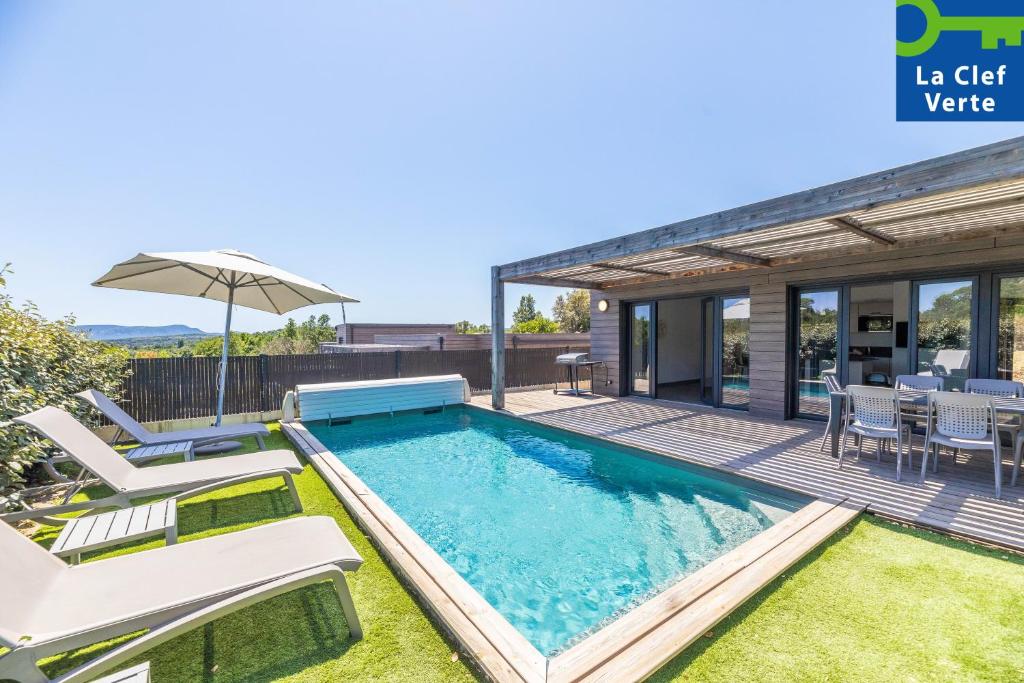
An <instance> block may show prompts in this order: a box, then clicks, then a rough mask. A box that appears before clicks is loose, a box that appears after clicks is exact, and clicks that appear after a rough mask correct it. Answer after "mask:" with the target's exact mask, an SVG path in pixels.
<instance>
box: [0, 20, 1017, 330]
mask: <svg viewBox="0 0 1024 683" xmlns="http://www.w3.org/2000/svg"><path fill="white" fill-rule="evenodd" d="M893 4H894V3H892V2H888V1H887V2H870V3H855V4H850V3H821V2H809V1H804V2H786V3H765V2H742V1H738V0H737V1H733V2H728V3H708V2H700V3H697V2H683V1H682V0H675V1H674V2H646V3H626V2H622V3H618V4H609V3H602V2H593V1H589V2H558V3H552V2H514V3H493V2H466V1H463V2H441V1H438V2H408V3H395V2H341V1H335V2H322V3H316V2H303V3H263V2H247V3H244V4H240V3H200V2H192V3H183V2H167V3H158V2H144V3H139V2H101V3H86V2H65V3H42V2H23V3H12V2H2V1H0V235H2V236H3V237H2V241H0V245H2V246H0V261H13V262H14V269H15V271H16V274H15V275H14V277H12V278H11V279H10V284H11V291H12V293H13V294H14V295H15V297H17V298H18V299H25V298H29V299H32V300H33V301H35V302H36V303H37V304H38V305H39V307H40V308H41V310H42V311H43V312H44V313H45V314H47V315H49V316H59V315H63V314H66V313H72V312H73V313H75V314H77V316H78V318H79V321H80V322H83V323H122V324H167V323H187V324H193V325H196V326H198V327H202V328H204V329H207V330H217V329H219V327H220V325H221V321H222V318H223V307H222V306H221V305H219V304H216V303H213V302H205V301H201V300H198V299H189V298H180V297H172V296H161V295H156V294H143V293H134V292H118V291H114V290H99V289H95V288H92V287H90V286H89V283H90V282H91V281H92V280H93V279H94V278H96V277H97V276H99V275H100V274H102V273H103V272H105V270H106V269H107V267H109V266H110V265H111V264H113V263H114V262H116V261H120V260H123V259H125V258H128V257H130V256H132V255H134V254H135V253H136V252H139V251H160V250H198V249H214V248H222V247H232V248H237V249H241V250H243V251H249V252H252V253H255V254H257V255H260V256H262V257H264V258H265V259H267V260H269V261H271V262H273V263H274V264H276V265H279V266H281V267H283V268H287V269H291V270H294V271H296V272H299V273H301V274H303V275H306V276H308V277H310V278H312V279H315V280H318V281H322V282H326V283H328V284H330V285H331V286H333V287H335V288H336V289H338V290H340V291H343V292H346V293H349V294H352V295H353V296H356V297H357V298H360V299H362V301H363V302H364V303H362V304H359V305H353V306H350V307H349V319H350V320H353V321H367V322H394V321H399V322H445V321H455V320H458V319H462V318H468V319H470V320H473V321H485V320H487V319H488V318H489V304H488V294H489V267H490V266H491V265H492V264H495V263H504V262H508V261H512V260H516V259H519V258H524V257H528V256H534V255H537V254H541V253H545V252H548V251H552V250H556V249H561V248H565V247H570V246H573V245H576V244H580V243H583V242H587V241H593V240H597V239H602V238H606V237H612V236H615V235H620V234H623V233H626V232H631V231H634V230H639V229H643V228H648V227H653V226H656V225H660V224H664V223H667V222H671V221H675V220H680V219H683V218H688V217H692V216H697V215H701V214H704V213H708V212H710V211H715V210H718V209H724V208H729V207H732V206H736V205H739V204H744V203H747V202H751V201H756V200H760V199H765V198H768V197H772V196H775V195H778V194H782V193H786V192H792V191H796V190H801V189H805V188H808V187H812V186H816V185H820V184H822V183H826V182H830V181H835V180H841V179H844V178H847V177H851V176H854V175H858V174H862V173H866V172H870V171H874V170H879V169H882V168H886V167H889V166H893V165H896V164H900V163H905V162H910V161H916V160H919V159H923V158H927V157H931V156H934V155H937V154H942V153H946V152H951V151H955V150H958V149H962V148H965V147H970V146H974V145H978V144H983V143H987V142H992V141H995V140H999V139H1003V138H1007V137H1011V136H1014V135H1020V134H1022V133H1024V126H1022V125H1020V124H1005V125H1002V124H1000V125H996V124H969V123H951V124H934V123H933V124H906V123H904V124H897V123H896V122H895V105H894V90H895V85H894V76H893V74H894V61H895V59H894V49H893V41H894V39H895V38H894V36H895V33H894V17H895V12H894V10H893ZM523 291H526V290H525V288H521V287H512V288H510V291H509V293H508V294H509V299H510V301H509V306H510V307H511V306H512V305H514V303H515V300H516V299H517V298H518V296H519V295H520V294H521V293H522V292H523ZM531 291H534V292H535V293H536V294H537V296H538V301H539V303H540V304H541V305H542V307H543V308H544V310H545V311H547V310H548V309H549V307H550V302H551V300H552V298H553V297H554V294H555V293H556V292H554V291H552V290H545V289H543V288H533V289H532V290H531ZM326 312H328V313H331V314H332V316H333V317H335V318H337V317H339V315H338V311H337V310H336V309H332V308H327V309H326ZM298 314H299V315H302V314H303V312H302V311H299V312H298ZM282 322H283V321H282V320H281V319H278V318H276V317H275V316H271V315H268V314H263V313H258V312H253V311H244V310H240V311H238V312H237V313H236V323H237V324H236V328H237V329H249V330H252V329H267V328H273V327H277V326H280V324H282Z"/></svg>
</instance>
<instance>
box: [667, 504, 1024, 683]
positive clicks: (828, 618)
mask: <svg viewBox="0 0 1024 683" xmlns="http://www.w3.org/2000/svg"><path fill="white" fill-rule="evenodd" d="M651 680H653V681H659V682H665V681H857V682H858V683H866V682H868V681H879V682H882V681H884V682H886V683H890V682H892V681H1024V558H1022V557H1020V556H1011V555H1007V554H1006V553H1002V552H997V551H991V550H987V549H984V548H980V547H978V546H975V545H971V544H967V543H961V542H959V541H955V540H953V539H950V538H948V537H945V536H941V535H939V534H934V533H930V532H926V531H919V530H915V529H907V528H904V527H902V526H900V525H896V524H892V523H889V522H886V521H883V520H880V519H878V518H876V517H872V516H870V515H864V516H862V517H861V518H860V519H859V520H858V521H857V522H855V523H854V524H851V525H850V526H848V527H847V528H846V529H844V530H842V531H841V532H840V533H839V534H837V535H836V536H835V537H833V538H832V539H831V540H830V542H828V543H826V544H825V545H823V546H822V547H820V548H819V549H818V550H816V551H815V552H813V553H811V554H810V555H808V556H807V557H806V558H804V559H803V560H802V561H801V562H800V563H798V564H797V565H796V566H795V567H793V569H792V570H790V571H788V572H787V573H786V574H784V575H783V576H781V577H779V578H778V579H776V580H775V581H774V582H772V583H771V584H770V585H768V586H767V587H765V589H764V590H762V591H761V592H760V593H759V594H758V595H756V596H755V597H754V598H753V599H751V600H750V601H748V602H747V603H746V604H744V605H743V606H742V607H741V608H740V609H738V610H737V611H735V612H733V613H732V614H731V615H730V616H729V617H727V618H726V619H725V620H724V621H722V622H721V623H719V624H718V626H716V627H715V629H714V630H713V632H712V634H710V636H706V637H705V638H702V639H701V640H700V641H699V642H697V643H695V644H694V645H692V646H691V647H690V648H689V649H687V650H686V651H685V652H683V653H682V654H681V655H679V656H678V657H676V658H675V659H674V660H673V661H671V662H670V663H669V664H668V665H666V666H665V667H664V668H663V669H662V670H661V671H659V672H658V673H657V674H655V675H654V676H653V677H652V679H651Z"/></svg>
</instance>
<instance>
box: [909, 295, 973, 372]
mask: <svg viewBox="0 0 1024 683" xmlns="http://www.w3.org/2000/svg"><path fill="white" fill-rule="evenodd" d="M914 301H915V309H914V321H915V323H916V324H915V332H914V334H915V339H914V341H915V368H916V371H917V373H919V374H931V375H937V376H940V377H942V378H943V379H944V388H945V389H946V391H963V389H964V383H965V382H966V381H967V378H969V377H971V376H972V374H973V371H974V363H975V362H976V360H975V358H974V353H973V349H974V344H975V324H974V318H975V313H976V311H977V286H976V283H975V281H974V279H973V278H964V279H958V280H942V281H931V282H918V283H916V284H915V289H914Z"/></svg>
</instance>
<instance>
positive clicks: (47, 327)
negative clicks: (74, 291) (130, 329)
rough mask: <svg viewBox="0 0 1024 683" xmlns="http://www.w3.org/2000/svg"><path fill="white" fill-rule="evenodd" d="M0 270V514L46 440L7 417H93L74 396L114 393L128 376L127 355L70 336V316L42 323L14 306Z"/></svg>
mask: <svg viewBox="0 0 1024 683" xmlns="http://www.w3.org/2000/svg"><path fill="white" fill-rule="evenodd" d="M7 273H8V270H7V268H6V267H4V268H3V269H0V510H2V509H5V508H7V507H9V506H10V505H11V504H12V503H13V502H15V501H16V500H17V493H16V492H17V490H18V489H20V488H22V487H23V486H24V484H25V479H26V472H27V471H28V468H29V467H30V466H31V465H32V464H33V463H34V462H36V461H37V460H38V459H39V458H40V457H41V456H43V455H44V454H45V453H46V449H47V446H46V445H45V442H44V441H43V440H41V439H40V438H38V437H36V436H35V435H34V433H33V432H31V431H30V430H29V429H28V428H27V427H23V426H21V425H18V424H15V423H13V422H10V420H11V418H13V417H17V416H18V415H24V414H25V413H29V412H32V411H33V410H36V409H38V408H42V407H43V406H48V405H49V406H57V407H58V408H64V409H65V410H68V411H70V412H72V413H74V414H76V415H78V416H80V417H83V418H88V419H93V417H92V416H91V415H89V411H87V410H86V409H85V408H84V406H83V404H82V403H81V401H79V400H78V399H76V398H75V397H74V394H75V392H78V391H82V390H83V389H89V388H95V389H99V390H100V391H102V392H104V393H114V392H116V391H117V389H118V388H119V387H120V385H121V382H122V380H123V379H124V377H125V376H126V375H127V373H128V364H127V359H128V352H127V351H126V350H124V349H119V348H115V347H111V346H107V345H105V344H100V343H98V342H92V341H89V340H88V339H86V338H85V336H84V335H82V334H79V333H77V332H74V331H73V330H72V329H71V325H72V324H74V320H73V319H72V318H70V317H69V318H65V319H63V320H54V321H50V320H46V319H45V318H43V316H41V315H40V314H39V312H38V311H37V310H36V309H35V307H34V306H33V305H32V304H26V305H24V306H22V307H20V308H19V307H17V306H15V305H14V303H13V301H12V300H11V297H10V295H8V294H6V292H4V288H5V287H6V284H7V283H6V281H5V280H4V275H5V274H7Z"/></svg>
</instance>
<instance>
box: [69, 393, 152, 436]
mask: <svg viewBox="0 0 1024 683" xmlns="http://www.w3.org/2000/svg"><path fill="white" fill-rule="evenodd" d="M75 396H77V397H78V398H80V399H82V400H83V401H85V402H86V403H88V404H89V405H91V406H92V407H93V408H95V409H96V410H98V411H100V412H101V413H103V414H104V415H106V416H107V418H108V419H109V420H110V421H111V422H113V423H114V424H116V425H117V426H118V427H120V428H121V429H123V430H124V431H126V432H128V433H129V434H131V437H132V438H133V439H135V440H136V441H138V442H139V443H141V444H146V443H147V442H148V441H149V438H150V433H149V430H148V429H146V428H145V427H143V426H142V425H141V424H139V423H138V422H137V421H136V420H135V418H133V417H132V416H131V415H129V414H128V413H126V412H124V411H123V410H121V407H120V406H118V405H117V404H116V403H114V402H113V401H111V400H110V399H109V398H107V395H106V394H104V393H103V392H102V391H96V390H95V389H86V390H85V391H80V392H78V393H77V394H75Z"/></svg>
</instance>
